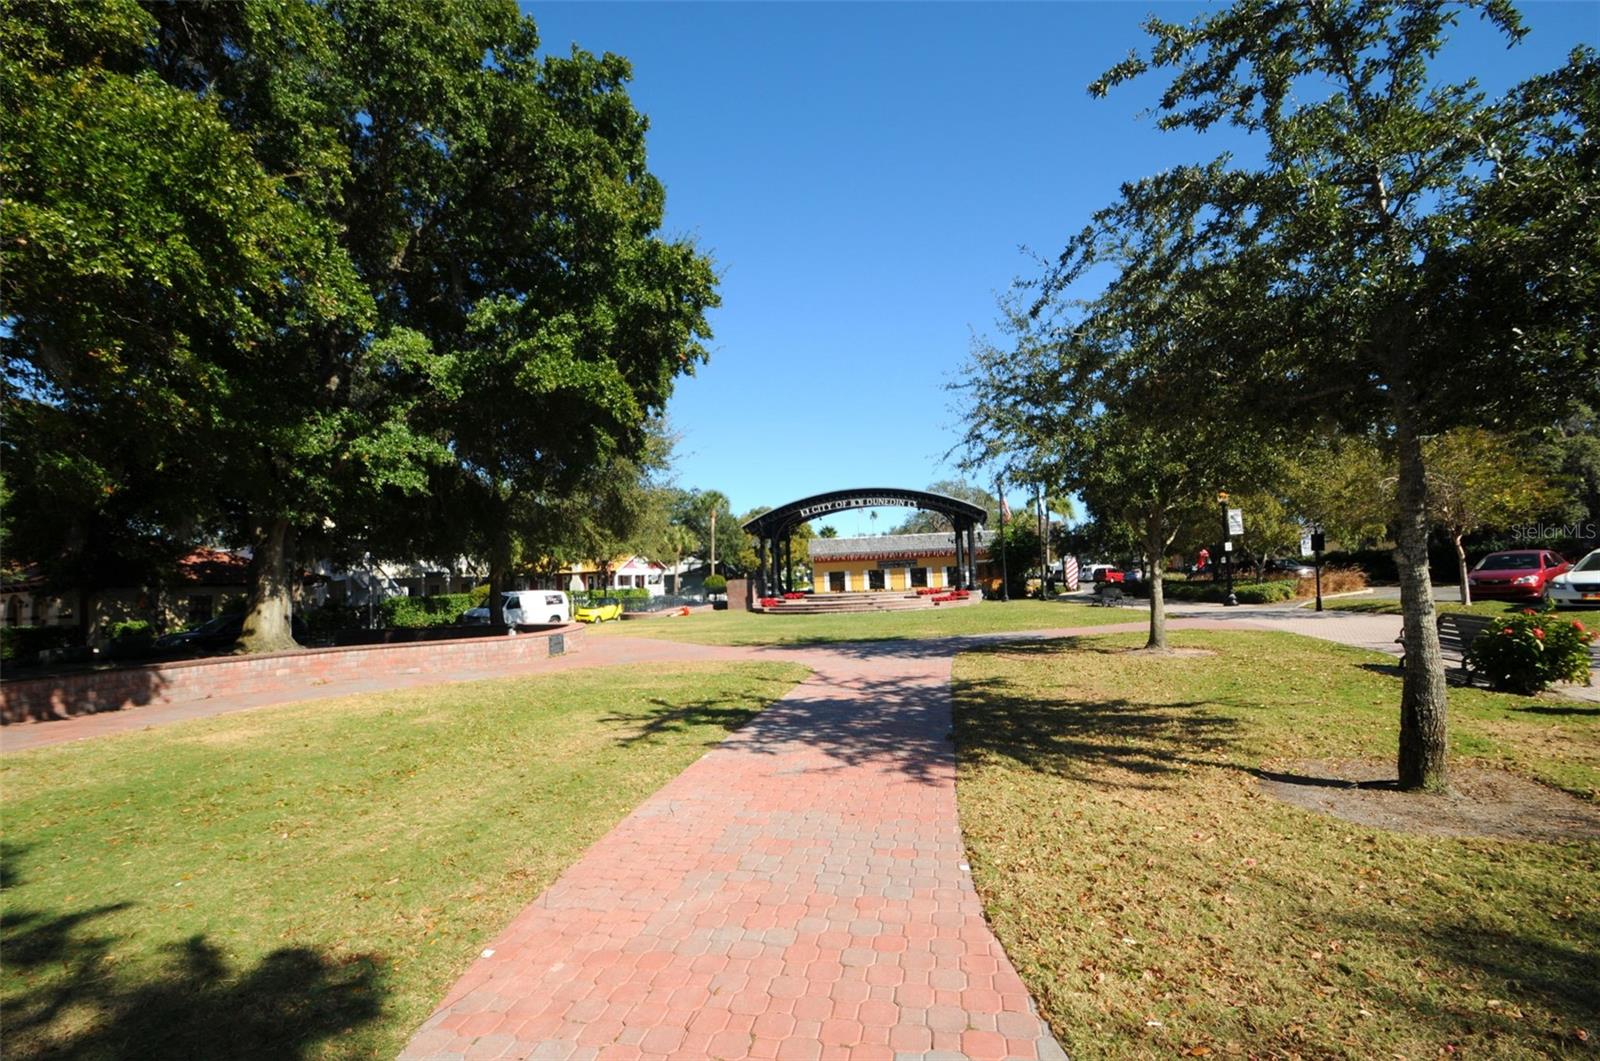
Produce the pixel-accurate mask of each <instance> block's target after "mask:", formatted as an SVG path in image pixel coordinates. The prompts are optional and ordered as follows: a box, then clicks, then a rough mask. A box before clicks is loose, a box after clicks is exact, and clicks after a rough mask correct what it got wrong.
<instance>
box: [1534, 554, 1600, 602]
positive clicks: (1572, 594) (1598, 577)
mask: <svg viewBox="0 0 1600 1061" xmlns="http://www.w3.org/2000/svg"><path fill="white" fill-rule="evenodd" d="M1545 600H1546V601H1548V602H1549V603H1550V604H1552V605H1554V606H1555V607H1557V608H1600V549H1596V550H1595V551H1594V552H1592V553H1590V554H1589V555H1587V556H1585V557H1584V558H1583V559H1582V560H1579V561H1578V562H1577V563H1575V564H1573V565H1572V567H1571V569H1570V570H1568V571H1566V572H1565V573H1563V574H1560V575H1557V576H1556V577H1554V578H1552V579H1551V580H1550V583H1549V585H1548V586H1546V587H1545Z"/></svg>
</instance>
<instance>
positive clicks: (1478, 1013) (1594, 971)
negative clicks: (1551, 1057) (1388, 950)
mask: <svg viewBox="0 0 1600 1061" xmlns="http://www.w3.org/2000/svg"><path fill="white" fill-rule="evenodd" d="M1540 920H1541V921H1543V920H1544V919H1543V918H1541V919H1540ZM1545 923H1546V924H1548V922H1545ZM1332 925H1333V926H1340V925H1342V926H1345V928H1346V929H1347V930H1348V932H1350V933H1353V934H1360V935H1364V936H1369V937H1378V938H1384V939H1388V940H1391V941H1393V943H1394V945H1395V946H1396V947H1397V949H1401V950H1404V951H1407V952H1411V953H1415V954H1416V955H1417V957H1418V958H1422V957H1425V956H1431V957H1432V958H1434V959H1436V960H1437V961H1439V962H1441V963H1447V964H1448V965H1450V966H1453V967H1454V968H1456V969H1460V970H1468V971H1471V972H1473V973H1476V974H1477V975H1478V976H1481V977H1482V978H1483V981H1484V982H1482V983H1480V984H1479V985H1478V991H1479V992H1480V994H1481V996H1482V998H1481V1000H1479V1004H1478V1005H1474V1006H1472V1009H1471V1012H1470V1013H1463V1012H1462V1007H1461V1006H1457V1007H1455V1008H1454V1009H1453V1010H1446V1009H1443V1008H1441V1007H1440V1006H1439V1004H1438V1001H1437V993H1436V992H1435V991H1434V990H1431V989H1430V985H1429V984H1427V983H1426V982H1423V981H1421V980H1419V981H1417V982H1407V981H1405V980H1392V981H1382V982H1378V981H1375V982H1372V983H1371V984H1370V986H1369V987H1368V988H1367V989H1366V990H1367V991H1368V992H1369V993H1371V994H1374V995H1376V996H1378V998H1379V1000H1380V1001H1387V1002H1388V1003H1389V1005H1390V1008H1392V1009H1395V1010H1404V1011H1407V1012H1410V1013H1414V1014H1417V1015H1418V1016H1421V1017H1424V1018H1430V1019H1432V1020H1434V1021H1436V1022H1437V1023H1438V1024H1439V1025H1440V1033H1441V1035H1450V1034H1454V1033H1456V1032H1457V1031H1459V1028H1460V1024H1461V1023H1462V1021H1463V1019H1464V1018H1465V1020H1466V1021H1467V1022H1469V1023H1471V1024H1477V1025H1480V1026H1487V1027H1488V1028H1491V1029H1493V1031H1492V1033H1491V1034H1496V1035H1504V1036H1505V1037H1506V1041H1507V1042H1508V1043H1517V1044H1520V1045H1522V1046H1524V1047H1525V1048H1533V1047H1534V1044H1535V1042H1536V1039H1535V1038H1534V1037H1535V1036H1537V1035H1538V1034H1539V1031H1538V1030H1537V1029H1535V1028H1530V1027H1529V1026H1528V1022H1527V1021H1525V1020H1520V1019H1519V1018H1518V1017H1517V1016H1516V1015H1515V1013H1514V1010H1515V1009H1516V1007H1517V1006H1519V1005H1528V1004H1530V1003H1535V1004H1538V1005H1540V1006H1542V1007H1544V1008H1546V1009H1549V1010H1550V1011H1551V1012H1553V1013H1556V1014H1558V1015H1560V1016H1561V1017H1563V1018H1565V1022H1564V1023H1570V1025H1571V1026H1573V1027H1582V1028H1586V1029H1588V1030H1589V1034H1590V1035H1593V1034H1594V1032H1593V1029H1594V1027H1595V1024H1594V1021H1595V1014H1596V1013H1600V950H1597V949H1596V946H1595V942H1594V941H1596V940H1600V912H1597V911H1596V910H1595V909H1594V908H1593V907H1586V906H1584V905H1583V904H1582V903H1579V904H1577V905H1576V906H1575V907H1574V910H1573V917H1572V919H1571V920H1570V921H1567V922H1564V923H1563V928H1562V934H1563V935H1564V936H1566V937H1567V938H1566V939H1564V940H1563V939H1556V938H1551V937H1549V936H1542V935H1540V934H1539V933H1537V932H1536V931H1533V930H1531V929H1528V928H1522V927H1520V926H1519V927H1518V928H1514V929H1506V928H1504V927H1500V926H1498V925H1493V924H1485V923H1483V922H1481V921H1475V920H1469V919H1464V918H1445V919H1439V920H1434V921H1424V920H1420V919H1418V918H1415V917H1411V916H1406V915H1399V916H1396V915H1393V914H1390V913H1388V912H1385V911H1383V910H1378V909H1373V908H1371V907H1367V908H1362V909H1360V910H1352V911H1349V912H1348V913H1345V914H1343V915H1340V916H1337V917H1335V918H1334V919H1333V920H1332ZM1330 932H1332V933H1333V934H1334V935H1339V934H1340V930H1339V928H1337V927H1330ZM1582 940H1587V941H1589V945H1588V946H1582V945H1575V944H1574V943H1573V942H1570V941H1582ZM1384 996H1387V998H1386V999H1385V997H1384ZM1488 999H1501V1000H1503V1001H1504V1002H1505V1003H1506V1005H1502V1006H1484V1005H1482V1002H1483V1001H1486V1000H1488ZM1553 1031H1554V1037H1555V1039H1558V1040H1564V1041H1563V1042H1560V1043H1559V1044H1558V1043H1557V1042H1555V1041H1552V1042H1550V1043H1549V1044H1548V1045H1549V1046H1550V1048H1551V1050H1552V1052H1559V1050H1558V1046H1565V1047H1566V1048H1567V1049H1571V1050H1574V1051H1575V1052H1582V1044H1581V1043H1580V1042H1578V1041H1577V1040H1576V1039H1575V1038H1573V1037H1572V1034H1571V1032H1570V1030H1569V1029H1567V1028H1556V1029H1554V1030H1553Z"/></svg>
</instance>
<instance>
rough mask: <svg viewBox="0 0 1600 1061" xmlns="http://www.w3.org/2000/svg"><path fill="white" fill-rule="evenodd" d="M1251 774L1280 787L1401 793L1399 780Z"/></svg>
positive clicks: (1258, 772) (1277, 772)
mask: <svg viewBox="0 0 1600 1061" xmlns="http://www.w3.org/2000/svg"><path fill="white" fill-rule="evenodd" d="M1251 773H1253V774H1255V776H1257V777H1259V778H1260V779H1261V780H1263V781H1275V782H1277V783H1278V784H1280V785H1300V786H1301V787H1304V788H1356V789H1365V790H1367V791H1382V792H1398V791H1400V779H1399V778H1374V779H1373V780H1371V781H1347V780H1345V779H1343V778H1338V777H1312V776H1311V775H1310V774H1286V773H1282V772H1280V771H1277V770H1252V771H1251Z"/></svg>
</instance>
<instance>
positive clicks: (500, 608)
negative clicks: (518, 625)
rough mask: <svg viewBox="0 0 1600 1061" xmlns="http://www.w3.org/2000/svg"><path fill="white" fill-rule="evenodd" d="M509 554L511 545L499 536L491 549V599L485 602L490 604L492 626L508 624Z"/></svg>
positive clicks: (490, 622)
mask: <svg viewBox="0 0 1600 1061" xmlns="http://www.w3.org/2000/svg"><path fill="white" fill-rule="evenodd" d="M509 556H510V549H509V547H508V546H507V544H506V543H505V542H504V541H502V540H500V539H499V538H498V537H497V538H496V539H495V543H494V545H493V546H492V547H491V548H490V550H489V599H488V601H486V602H485V603H487V604H488V606H489V624H490V625H491V626H504V625H505V624H506V600H505V592H506V569H507V568H508V567H510V566H511V564H510V561H509V560H508V557H509Z"/></svg>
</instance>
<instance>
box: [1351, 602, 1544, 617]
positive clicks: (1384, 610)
mask: <svg viewBox="0 0 1600 1061" xmlns="http://www.w3.org/2000/svg"><path fill="white" fill-rule="evenodd" d="M1433 606H1434V608H1435V610H1437V611H1440V612H1471V613H1472V614H1473V615H1517V614H1520V613H1521V612H1522V610H1523V609H1524V608H1531V607H1536V606H1535V605H1531V604H1521V603H1518V604H1513V603H1511V602H1510V601H1500V600H1482V601H1473V602H1472V603H1471V604H1462V603H1461V602H1460V601H1459V600H1449V599H1442V600H1437V601H1435V602H1434V605H1433ZM1322 607H1323V609H1324V610H1325V611H1330V612H1365V613H1366V614H1369V615H1399V614H1400V602H1399V601H1397V600H1370V599H1369V600H1358V599H1346V600H1330V601H1323V603H1322ZM1567 614H1575V613H1570V612H1569V613H1567Z"/></svg>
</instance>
